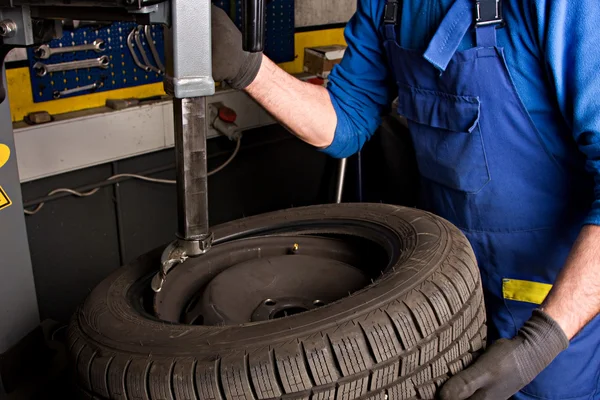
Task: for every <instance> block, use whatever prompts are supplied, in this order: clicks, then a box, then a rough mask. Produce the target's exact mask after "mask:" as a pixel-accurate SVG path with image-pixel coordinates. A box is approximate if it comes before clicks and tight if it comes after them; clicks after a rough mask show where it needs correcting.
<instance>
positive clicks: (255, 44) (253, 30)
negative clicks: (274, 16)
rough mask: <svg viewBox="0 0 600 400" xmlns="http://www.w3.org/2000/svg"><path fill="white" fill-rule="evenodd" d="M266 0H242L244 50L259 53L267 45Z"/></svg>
mask: <svg viewBox="0 0 600 400" xmlns="http://www.w3.org/2000/svg"><path fill="white" fill-rule="evenodd" d="M265 6H266V0H244V1H243V2H242V33H243V44H244V51H249V52H251V53H259V52H261V51H263V49H264V47H265Z"/></svg>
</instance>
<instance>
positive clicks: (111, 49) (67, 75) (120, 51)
mask: <svg viewBox="0 0 600 400" xmlns="http://www.w3.org/2000/svg"><path fill="white" fill-rule="evenodd" d="M136 27H137V25H136V24H135V23H133V22H126V23H125V22H118V23H113V24H111V25H108V26H102V27H82V28H78V29H74V30H67V29H65V30H64V32H63V37H62V38H61V39H55V40H52V41H51V42H50V43H49V46H50V47H65V46H74V45H79V44H87V43H91V42H93V41H94V40H95V39H102V40H104V43H105V45H106V49H105V50H104V51H103V52H100V53H96V52H94V51H80V52H75V53H73V52H70V53H63V54H56V55H52V56H51V57H50V58H49V59H47V60H39V59H37V58H36V57H35V54H34V49H28V56H29V64H30V76H31V88H32V91H33V100H34V102H35V103H39V102H42V101H49V100H53V99H54V92H55V91H59V92H60V91H62V90H65V89H73V88H76V87H81V86H86V85H90V84H93V83H96V82H102V86H101V87H100V88H98V89H94V90H93V92H100V91H108V90H114V89H121V88H126V87H132V86H138V85H144V84H148V83H156V82H161V81H162V80H163V76H162V75H160V74H158V73H157V72H153V71H150V72H146V71H144V70H143V69H141V68H140V67H138V66H137V65H136V64H135V62H134V61H133V58H132V56H131V52H130V50H129V48H128V46H127V35H128V34H129V33H130V32H131V31H132V30H133V29H135V28H136ZM142 32H143V30H142ZM152 36H153V38H154V42H155V43H156V48H157V50H158V53H159V56H160V59H161V62H162V63H163V65H164V37H163V29H162V27H161V26H153V27H152ZM140 38H141V40H142V44H143V46H144V49H145V51H146V55H147V56H148V59H149V60H150V62H151V63H153V64H154V65H156V63H155V61H154V58H153V57H152V53H151V52H150V48H149V47H148V44H147V43H146V36H145V35H144V34H143V33H142V34H141V35H140ZM135 48H136V51H137V46H135ZM137 54H138V58H140V60H141V57H140V54H139V52H137ZM103 55H107V56H108V57H109V59H110V64H109V67H108V68H107V69H101V68H89V69H81V70H73V71H64V72H54V73H51V74H47V75H46V76H43V77H39V76H37V75H36V72H35V70H34V69H33V66H34V64H35V63H36V62H38V61H39V62H43V63H44V64H48V65H49V64H57V63H63V62H68V61H75V60H85V59H89V58H98V57H101V56H103ZM142 62H143V61H142ZM90 92H92V91H85V92H78V93H75V94H72V95H69V96H62V97H61V98H64V97H71V96H78V95H82V94H89V93H90Z"/></svg>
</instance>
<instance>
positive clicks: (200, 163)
mask: <svg viewBox="0 0 600 400" xmlns="http://www.w3.org/2000/svg"><path fill="white" fill-rule="evenodd" d="M265 1H266V0H244V1H242V26H243V29H242V33H243V38H244V39H243V40H244V49H245V50H246V51H250V52H260V51H262V50H263V43H264V39H263V35H264V21H265V15H264V14H265ZM63 19H68V20H83V21H86V20H92V21H133V22H136V23H138V24H141V25H149V24H161V25H164V26H165V54H166V61H167V62H166V64H167V66H166V74H165V80H164V87H165V91H166V92H167V93H168V94H169V95H171V96H172V97H173V113H174V132H175V152H176V176H177V218H178V232H177V234H176V239H175V241H174V242H173V243H171V244H170V245H169V246H168V247H167V248H166V249H165V251H164V253H163V256H162V260H161V265H157V266H156V267H157V275H156V276H155V278H154V280H153V281H152V289H153V290H154V291H155V292H159V291H160V290H161V287H162V283H163V282H164V280H165V279H166V278H167V274H168V272H169V270H171V269H172V268H173V267H175V266H176V265H178V264H180V263H183V262H185V260H187V259H188V258H190V257H197V256H200V255H202V254H204V253H206V252H207V251H208V250H209V249H210V247H211V243H212V234H211V232H210V229H209V223H208V198H207V165H206V160H207V155H206V135H207V129H208V125H207V115H206V114H207V105H206V97H207V96H210V95H213V94H214V92H215V84H214V81H213V78H212V54H211V46H212V41H211V0H62V1H61V0H0V64H1V68H0V70H1V71H2V79H1V80H0V271H1V273H2V279H0V361H2V360H3V359H5V357H3V356H4V355H5V354H7V353H9V352H11V351H13V350H12V349H14V348H15V346H17V344H19V343H20V342H22V341H23V340H24V338H26V337H28V336H31V333H32V332H35V331H36V330H37V329H38V327H39V323H40V321H39V313H38V305H37V298H36V292H35V286H34V279H33V273H32V267H31V259H30V254H29V246H28V242H27V235H26V229H25V219H24V214H23V207H22V196H21V189H20V182H19V176H18V170H17V162H16V155H15V146H14V137H13V130H12V120H11V115H10V108H9V99H8V97H7V90H6V75H5V71H4V59H5V56H6V55H7V53H8V52H9V51H10V50H12V49H13V48H16V47H29V46H39V45H41V44H43V43H46V42H49V41H50V40H52V39H54V38H60V37H61V35H62V24H61V21H62V20H63ZM9 358H12V357H9ZM5 369H8V370H10V369H11V367H10V365H9V366H6V365H4V366H3V368H2V369H0V398H4V395H5V392H6V391H5V389H4V388H5V386H6V385H5V384H4V385H3V381H4V379H3V376H2V370H5Z"/></svg>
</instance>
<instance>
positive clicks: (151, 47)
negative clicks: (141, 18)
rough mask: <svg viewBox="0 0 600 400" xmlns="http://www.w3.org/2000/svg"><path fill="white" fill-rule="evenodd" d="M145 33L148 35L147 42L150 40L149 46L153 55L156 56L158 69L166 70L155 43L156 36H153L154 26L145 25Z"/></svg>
mask: <svg viewBox="0 0 600 400" xmlns="http://www.w3.org/2000/svg"><path fill="white" fill-rule="evenodd" d="M144 34H145V35H146V42H148V47H150V51H151V52H152V57H154V61H155V62H156V65H157V66H158V69H160V70H161V71H164V70H165V66H164V65H163V64H162V62H161V61H160V56H159V55H158V50H156V45H155V44H154V38H153V37H152V28H151V27H150V25H146V26H144Z"/></svg>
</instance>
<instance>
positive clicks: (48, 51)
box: [33, 39, 106, 60]
mask: <svg viewBox="0 0 600 400" xmlns="http://www.w3.org/2000/svg"><path fill="white" fill-rule="evenodd" d="M105 49H106V46H105V45H104V40H102V39H96V40H94V41H93V42H92V43H89V44H80V45H78V46H67V47H50V46H48V45H47V44H43V45H41V46H40V47H38V48H37V49H35V50H34V51H33V53H34V54H35V57H36V58H40V59H42V60H47V59H48V58H50V57H51V56H52V55H54V54H62V53H71V52H77V51H86V50H91V51H95V52H96V53H101V52H103V51H104V50H105Z"/></svg>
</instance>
